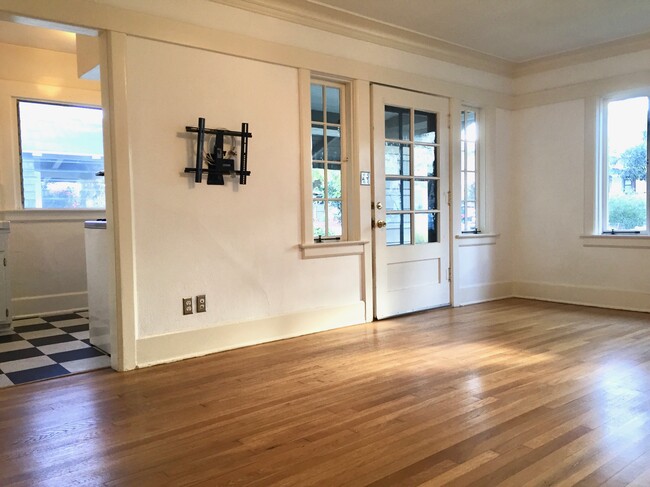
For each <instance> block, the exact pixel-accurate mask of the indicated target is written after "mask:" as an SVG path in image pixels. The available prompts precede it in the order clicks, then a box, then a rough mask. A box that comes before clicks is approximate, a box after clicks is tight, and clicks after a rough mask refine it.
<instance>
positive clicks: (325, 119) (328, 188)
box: [311, 83, 344, 238]
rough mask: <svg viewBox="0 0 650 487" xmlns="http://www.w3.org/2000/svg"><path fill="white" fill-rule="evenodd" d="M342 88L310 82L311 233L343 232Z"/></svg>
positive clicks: (317, 234)
mask: <svg viewBox="0 0 650 487" xmlns="http://www.w3.org/2000/svg"><path fill="white" fill-rule="evenodd" d="M341 91H342V90H341V88H338V87H334V86H329V85H324V84H317V83H312V85H311V109H312V187H313V188H312V201H313V203H312V205H313V209H312V211H313V229H314V231H313V235H314V237H315V238H316V237H341V236H342V235H343V171H342V162H343V147H344V146H343V142H342V139H343V120H342V117H341V113H342V110H341V103H342V97H341Z"/></svg>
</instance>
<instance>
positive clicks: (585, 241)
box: [580, 235, 650, 249]
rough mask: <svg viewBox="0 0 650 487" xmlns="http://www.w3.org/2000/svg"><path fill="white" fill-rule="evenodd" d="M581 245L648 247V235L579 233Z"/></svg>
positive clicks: (649, 245) (649, 238)
mask: <svg viewBox="0 0 650 487" xmlns="http://www.w3.org/2000/svg"><path fill="white" fill-rule="evenodd" d="M580 239H581V240H582V246H583V247H609V248H627V249H650V235H581V236H580Z"/></svg>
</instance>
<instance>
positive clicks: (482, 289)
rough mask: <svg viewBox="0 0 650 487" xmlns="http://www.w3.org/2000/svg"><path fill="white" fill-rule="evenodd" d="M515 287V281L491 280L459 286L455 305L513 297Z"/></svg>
mask: <svg viewBox="0 0 650 487" xmlns="http://www.w3.org/2000/svg"><path fill="white" fill-rule="evenodd" d="M513 289H514V283H512V282H489V283H485V284H476V285H474V286H464V287H459V288H458V289H456V295H455V299H454V306H467V305H470V304H478V303H484V302H486V301H497V300H499V299H507V298H512V297H514V295H513V292H512V291H513Z"/></svg>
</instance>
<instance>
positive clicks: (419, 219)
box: [415, 213, 438, 244]
mask: <svg viewBox="0 0 650 487" xmlns="http://www.w3.org/2000/svg"><path fill="white" fill-rule="evenodd" d="M437 241H438V214H437V213H416V214H415V243H416V244H421V243H429V242H437Z"/></svg>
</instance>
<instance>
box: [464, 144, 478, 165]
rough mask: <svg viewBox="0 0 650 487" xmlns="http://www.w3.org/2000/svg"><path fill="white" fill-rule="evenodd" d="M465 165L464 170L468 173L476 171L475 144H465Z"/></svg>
mask: <svg viewBox="0 0 650 487" xmlns="http://www.w3.org/2000/svg"><path fill="white" fill-rule="evenodd" d="M466 156H467V165H466V168H465V169H467V170H468V171H476V143H475V142H468V143H467V153H466Z"/></svg>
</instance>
